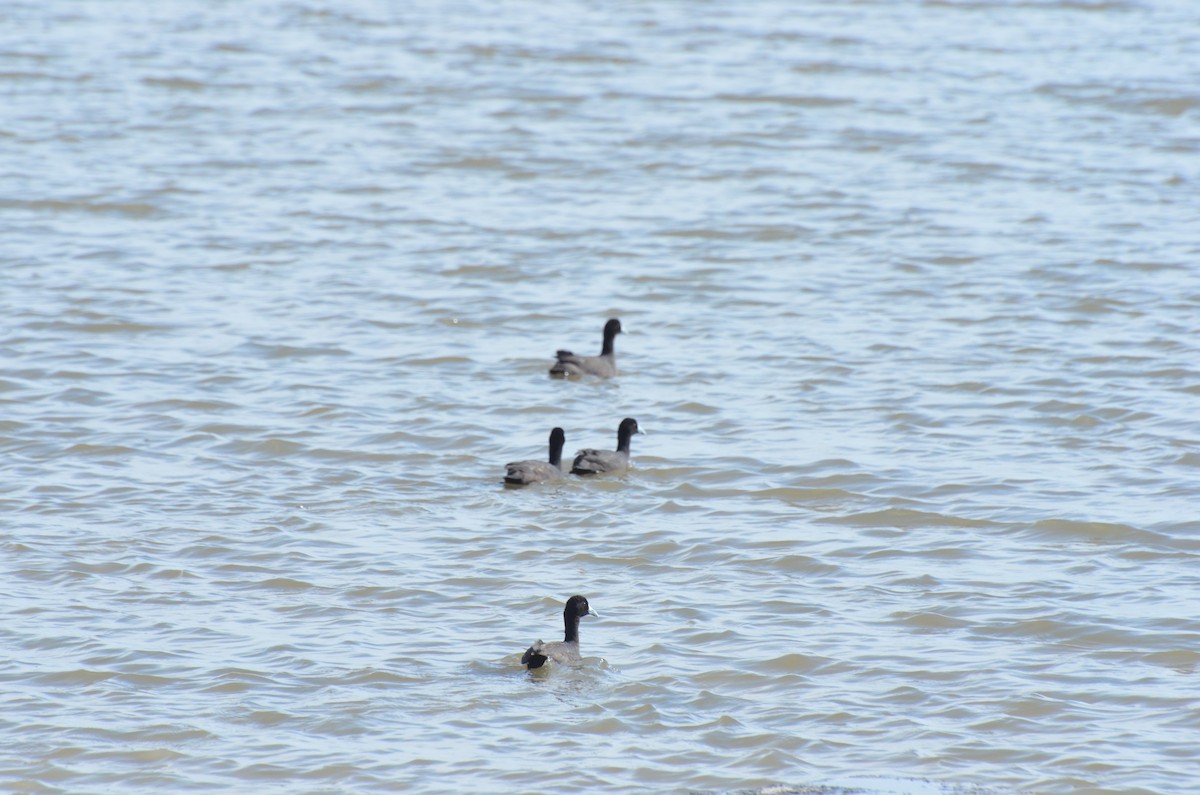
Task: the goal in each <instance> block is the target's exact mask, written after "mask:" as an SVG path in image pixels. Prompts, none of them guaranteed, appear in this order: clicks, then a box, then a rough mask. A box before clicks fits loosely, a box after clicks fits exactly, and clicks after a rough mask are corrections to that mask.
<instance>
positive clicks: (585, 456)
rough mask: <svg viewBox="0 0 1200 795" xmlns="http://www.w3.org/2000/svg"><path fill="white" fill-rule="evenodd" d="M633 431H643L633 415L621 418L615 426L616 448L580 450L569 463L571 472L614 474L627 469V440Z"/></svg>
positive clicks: (576, 473) (579, 473) (575, 473)
mask: <svg viewBox="0 0 1200 795" xmlns="http://www.w3.org/2000/svg"><path fill="white" fill-rule="evenodd" d="M635 433H643V431H642V429H641V428H639V427H638V422H637V420H635V419H634V418H633V417H626V418H625V419H623V420H621V424H620V425H618V426H617V449H616V450H615V451H614V450H593V449H591V448H588V449H586V450H580V451H579V452H578V453H576V454H575V461H574V463H572V464H571V474H572V475H616V474H620V473H621V472H624V471H625V470H626V469H629V440H630V439H631V438H633V435H634V434H635Z"/></svg>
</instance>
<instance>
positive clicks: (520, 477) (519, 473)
mask: <svg viewBox="0 0 1200 795" xmlns="http://www.w3.org/2000/svg"><path fill="white" fill-rule="evenodd" d="M566 441H567V437H566V434H564V433H563V429H562V428H555V429H554V430H552V431H550V462H549V463H546V462H545V461H513V462H511V463H508V464H505V465H504V469H505V470H506V471H505V473H504V484H505V485H506V486H528V485H529V484H531V483H542V482H544V481H547V480H562V476H563V472H562V449H563V444H565V443H566Z"/></svg>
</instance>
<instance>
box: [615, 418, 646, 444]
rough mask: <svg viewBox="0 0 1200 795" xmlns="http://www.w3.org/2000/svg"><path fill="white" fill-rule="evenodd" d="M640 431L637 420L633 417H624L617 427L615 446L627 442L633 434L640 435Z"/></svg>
mask: <svg viewBox="0 0 1200 795" xmlns="http://www.w3.org/2000/svg"><path fill="white" fill-rule="evenodd" d="M641 432H642V429H641V428H639V427H638V424H637V420H635V419H634V418H633V417H626V418H625V419H623V420H621V424H620V425H618V426H617V446H618V447H620V446H621V445H623V444H626V443H628V442H629V440H630V439H631V438H633V435H634V434H635V433H641Z"/></svg>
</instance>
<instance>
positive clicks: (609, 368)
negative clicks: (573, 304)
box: [550, 317, 621, 378]
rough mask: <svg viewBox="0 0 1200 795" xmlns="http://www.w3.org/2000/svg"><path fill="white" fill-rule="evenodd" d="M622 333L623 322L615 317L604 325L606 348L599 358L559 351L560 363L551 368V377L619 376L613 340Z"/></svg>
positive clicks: (602, 349) (601, 350) (557, 354)
mask: <svg viewBox="0 0 1200 795" xmlns="http://www.w3.org/2000/svg"><path fill="white" fill-rule="evenodd" d="M620 333H621V321H620V320H617V319H616V318H615V317H614V318H613V319H611V320H609V321H608V322H607V323H605V324H604V347H603V348H601V349H600V355H599V356H576V355H575V354H573V353H571V352H570V351H558V352H557V353H555V356H557V357H558V361H557V362H555V363H554V366H553V367H551V368H550V375H552V376H555V377H556V378H566V377H567V376H570V375H599V376H603V377H605V378H607V377H608V376H610V375H616V374H617V355H616V354H615V353H614V352H613V339H614V338H616V336H617V335H618V334H620Z"/></svg>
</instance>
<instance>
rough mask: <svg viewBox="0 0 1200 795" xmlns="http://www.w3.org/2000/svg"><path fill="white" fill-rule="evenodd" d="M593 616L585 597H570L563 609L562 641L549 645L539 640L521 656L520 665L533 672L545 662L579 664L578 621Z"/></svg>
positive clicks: (552, 642) (555, 641)
mask: <svg viewBox="0 0 1200 795" xmlns="http://www.w3.org/2000/svg"><path fill="white" fill-rule="evenodd" d="M594 615H596V614H595V613H594V612H593V611H592V609H591V607H590V606H589V605H588V600H587V599H586V598H585V597H583V596H578V595H576V596H572V597H571V598H570V599H568V600H567V606H566V607H564V608H563V628H564V630H565V632H564V633H563V639H562V640H561V641H559V640H554V641H551V642H549V643H544V642H542V641H540V640H539V641H538V642H537V643H535V644H533V645H532V646H530V647H529V648H528V649H526V650H525V654H523V655H521V665H524V666H525V667H526V668H528V669H530V670H533V669H534V668H541V667H542V666H543V665H545V664H546V660H554V662H556V663H574V662H579V660H580V656H579V619H581V618H583V617H584V616H594Z"/></svg>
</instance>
